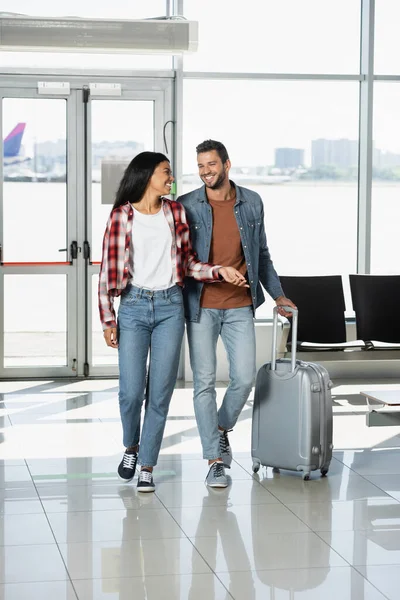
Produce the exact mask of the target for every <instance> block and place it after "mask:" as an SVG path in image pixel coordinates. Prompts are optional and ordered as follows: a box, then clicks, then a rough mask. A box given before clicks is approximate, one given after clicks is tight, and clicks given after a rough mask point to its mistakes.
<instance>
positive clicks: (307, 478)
mask: <svg viewBox="0 0 400 600" xmlns="http://www.w3.org/2000/svg"><path fill="white" fill-rule="evenodd" d="M309 479H310V473H308V472H305V473H303V480H304V481H308V480H309Z"/></svg>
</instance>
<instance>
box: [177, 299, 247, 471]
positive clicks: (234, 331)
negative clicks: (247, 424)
mask: <svg viewBox="0 0 400 600" xmlns="http://www.w3.org/2000/svg"><path fill="white" fill-rule="evenodd" d="M186 326H187V332H188V341H189V352H190V364H191V367H192V371H193V381H194V410H195V414H196V420H197V426H198V428H199V433H200V438H201V443H202V446H203V457H204V458H208V459H213V458H218V457H219V456H220V454H221V453H220V449H219V433H218V425H219V426H220V427H222V428H223V429H232V427H233V426H234V425H235V424H236V421H237V420H238V418H239V415H240V413H241V410H242V408H243V406H244V404H245V402H246V400H247V398H248V397H249V394H250V392H251V388H252V386H253V382H254V377H255V370H256V357H255V354H256V341H255V331H254V322H253V310H252V307H251V306H245V307H244V308H231V309H227V310H220V309H214V308H202V309H201V311H200V319H199V321H198V322H197V323H195V322H192V321H188V322H187V324H186ZM219 336H221V338H222V341H223V343H224V346H225V349H226V352H227V355H228V361H229V385H228V388H227V390H226V392H225V396H224V400H223V402H222V405H221V408H220V409H219V411H217V401H216V396H217V394H216V391H215V380H216V370H217V356H216V349H217V341H218V337H219Z"/></svg>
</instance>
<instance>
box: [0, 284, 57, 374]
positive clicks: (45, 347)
mask: <svg viewBox="0 0 400 600" xmlns="http://www.w3.org/2000/svg"><path fill="white" fill-rule="evenodd" d="M66 364H67V276H66V275H54V274H52V275H28V274H27V273H24V274H23V275H4V367H31V366H35V367H39V366H40V367H44V366H63V365H66Z"/></svg>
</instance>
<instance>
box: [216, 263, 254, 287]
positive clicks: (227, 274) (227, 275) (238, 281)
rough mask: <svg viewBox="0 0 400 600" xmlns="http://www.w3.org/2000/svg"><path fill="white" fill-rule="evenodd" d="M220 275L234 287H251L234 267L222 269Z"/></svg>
mask: <svg viewBox="0 0 400 600" xmlns="http://www.w3.org/2000/svg"><path fill="white" fill-rule="evenodd" d="M219 274H220V275H221V277H222V278H223V279H224V280H225V281H227V282H228V283H233V285H237V286H239V287H247V288H248V287H250V286H249V285H248V283H247V281H246V278H245V277H243V275H242V274H241V273H239V271H237V270H236V269H234V268H233V267H221V268H220V269H219Z"/></svg>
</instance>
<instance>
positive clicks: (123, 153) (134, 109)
mask: <svg viewBox="0 0 400 600" xmlns="http://www.w3.org/2000/svg"><path fill="white" fill-rule="evenodd" d="M153 87H154V86H153ZM157 87H158V88H159V89H158V90H154V89H152V90H147V91H146V90H143V91H139V90H137V89H124V90H123V92H122V94H121V97H119V98H118V99H115V98H114V99H112V98H107V97H101V98H100V97H96V96H95V95H91V96H90V101H89V104H88V110H87V116H88V132H89V135H88V156H90V160H89V169H88V173H87V178H88V189H89V194H88V196H89V203H88V218H89V223H88V229H89V239H90V247H91V260H90V264H89V265H88V269H87V277H88V289H89V295H90V306H89V307H88V311H89V312H90V317H89V319H88V333H87V335H88V344H87V346H88V357H89V373H90V374H91V375H93V374H96V375H113V374H114V375H115V374H116V373H117V360H118V354H117V351H116V350H114V349H112V348H110V347H108V346H107V345H106V344H105V342H104V338H103V332H102V328H101V324H100V320H99V311H98V301H97V285H98V276H99V270H100V261H101V251H102V239H103V234H104V230H105V226H106V223H107V219H108V216H109V214H110V211H111V208H112V204H113V202H114V199H115V193H116V190H117V188H118V184H119V181H120V179H121V177H122V174H123V171H124V170H125V168H126V166H127V165H128V164H129V162H130V160H132V158H133V157H134V156H136V154H138V153H139V152H142V151H144V150H150V151H158V152H163V153H164V154H167V155H168V156H169V157H170V158H171V149H172V128H171V123H170V120H171V118H172V115H171V97H170V94H171V85H170V80H168V81H166V82H165V83H164V85H160V82H158V86H157ZM168 121H169V123H167V122H168ZM171 161H172V158H171ZM115 307H116V308H117V307H118V299H116V301H115Z"/></svg>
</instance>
